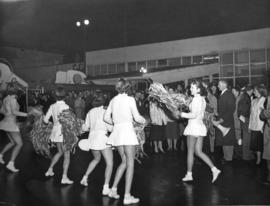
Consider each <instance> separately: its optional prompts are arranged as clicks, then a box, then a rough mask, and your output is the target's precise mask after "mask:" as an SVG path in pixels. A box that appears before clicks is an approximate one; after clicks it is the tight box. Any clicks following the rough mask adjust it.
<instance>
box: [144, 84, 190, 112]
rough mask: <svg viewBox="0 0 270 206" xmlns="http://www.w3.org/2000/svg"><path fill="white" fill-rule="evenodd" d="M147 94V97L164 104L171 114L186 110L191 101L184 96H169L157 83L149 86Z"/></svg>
mask: <svg viewBox="0 0 270 206" xmlns="http://www.w3.org/2000/svg"><path fill="white" fill-rule="evenodd" d="M148 92H149V97H152V98H154V99H156V100H157V101H158V102H160V103H162V104H164V105H165V106H166V107H167V108H168V110H170V111H171V112H174V111H176V110H181V111H182V110H185V109H187V108H188V105H189V103H190V101H191V98H190V97H188V96H186V95H184V94H176V93H174V94H170V93H169V92H168V91H167V90H166V89H165V88H164V87H163V85H162V84H160V83H158V82H154V83H153V84H151V85H150V87H149V90H148Z"/></svg>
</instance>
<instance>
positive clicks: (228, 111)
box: [214, 80, 236, 161]
mask: <svg viewBox="0 0 270 206" xmlns="http://www.w3.org/2000/svg"><path fill="white" fill-rule="evenodd" d="M218 88H219V90H220V91H221V94H220V97H219V99H218V119H217V121H215V122H214V125H215V126H216V127H218V125H220V126H222V127H223V128H229V132H228V133H226V134H225V133H222V132H221V130H220V129H217V134H216V145H217V146H222V149H223V157H224V160H225V161H232V159H233V151H234V145H235V143H236V137H235V132H234V117H233V114H234V112H235V106H236V105H235V104H236V103H235V97H234V95H233V94H232V92H231V91H230V90H229V89H228V82H227V81H225V80H220V81H219V83H218Z"/></svg>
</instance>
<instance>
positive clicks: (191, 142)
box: [187, 136, 196, 172]
mask: <svg viewBox="0 0 270 206" xmlns="http://www.w3.org/2000/svg"><path fill="white" fill-rule="evenodd" d="M195 141H196V138H195V137H193V136H188V137H187V149H188V154H187V171H188V172H192V168H193V162H194V150H195Z"/></svg>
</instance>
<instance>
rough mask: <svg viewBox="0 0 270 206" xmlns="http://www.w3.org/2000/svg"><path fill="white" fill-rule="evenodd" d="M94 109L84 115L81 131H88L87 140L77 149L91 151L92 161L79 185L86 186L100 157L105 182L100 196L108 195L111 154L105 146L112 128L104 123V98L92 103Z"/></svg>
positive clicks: (111, 168) (80, 143)
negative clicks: (102, 162) (104, 167)
mask: <svg viewBox="0 0 270 206" xmlns="http://www.w3.org/2000/svg"><path fill="white" fill-rule="evenodd" d="M93 106H94V108H93V109H91V110H90V111H89V112H88V114H87V115H86V119H85V123H84V124H83V126H82V127H83V130H84V131H89V130H90V132H89V137H88V139H87V140H81V141H80V142H79V147H80V148H81V149H83V150H86V151H89V150H91V151H92V154H93V156H94V159H93V160H92V161H91V162H90V163H89V166H88V168H87V171H86V172H85V174H84V176H83V178H82V180H81V184H82V185H84V186H88V182H87V179H88V176H89V175H90V173H91V172H92V171H93V170H94V169H95V167H96V166H97V164H98V163H99V162H100V159H101V155H102V156H103V157H104V159H105V162H106V169H105V181H104V185H103V190H102V195H108V194H109V192H110V189H109V183H110V179H111V175H112V170H113V152H112V149H111V146H110V145H107V141H108V132H109V131H111V130H112V126H111V125H109V124H107V123H105V122H104V120H103V116H104V113H105V111H106V110H105V109H106V105H105V101H104V97H102V96H99V97H97V98H96V99H95V100H94V101H93Z"/></svg>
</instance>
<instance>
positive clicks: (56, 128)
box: [44, 87, 73, 184]
mask: <svg viewBox="0 0 270 206" xmlns="http://www.w3.org/2000/svg"><path fill="white" fill-rule="evenodd" d="M65 94H66V93H65V90H64V88H62V87H59V88H57V89H56V92H55V96H56V100H57V101H56V103H54V104H52V105H51V106H50V108H49V110H48V111H47V113H46V115H45V117H44V122H45V123H47V124H48V123H49V119H50V118H51V117H52V119H53V129H52V132H51V136H50V140H51V142H53V143H55V144H56V146H57V153H56V154H55V155H54V157H53V158H52V160H51V164H50V166H49V169H48V171H47V172H46V173H45V176H46V177H48V176H54V172H53V167H54V165H55V164H56V163H57V162H58V160H59V159H60V157H61V156H62V155H64V162H63V175H62V180H61V184H73V181H72V180H70V179H69V178H68V177H67V173H68V168H69V163H70V151H65V150H64V147H63V141H64V138H63V134H62V126H61V124H60V122H59V119H58V115H59V114H60V113H61V112H62V111H63V110H66V109H69V106H68V105H67V104H66V103H65V102H64V98H65Z"/></svg>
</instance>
